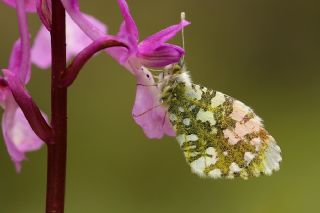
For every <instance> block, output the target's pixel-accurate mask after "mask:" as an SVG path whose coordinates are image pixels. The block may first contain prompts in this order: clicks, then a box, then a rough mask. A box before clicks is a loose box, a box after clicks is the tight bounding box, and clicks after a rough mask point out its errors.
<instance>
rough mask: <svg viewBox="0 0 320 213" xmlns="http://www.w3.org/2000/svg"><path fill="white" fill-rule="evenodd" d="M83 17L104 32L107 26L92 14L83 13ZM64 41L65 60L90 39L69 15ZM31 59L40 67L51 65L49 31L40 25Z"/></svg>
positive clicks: (78, 50) (44, 67)
mask: <svg viewBox="0 0 320 213" xmlns="http://www.w3.org/2000/svg"><path fill="white" fill-rule="evenodd" d="M84 16H85V18H86V19H87V20H88V21H89V22H91V23H92V24H93V25H95V26H96V27H97V28H98V29H99V30H100V31H102V32H104V33H105V34H106V32H107V28H106V26H105V25H104V24H102V23H101V22H100V21H98V20H97V19H95V18H93V17H92V16H89V15H85V14H84ZM66 26H67V30H66V43H67V60H70V59H71V58H72V57H73V56H75V55H77V54H78V53H79V52H80V51H81V50H82V49H83V48H85V47H87V46H88V45H89V44H90V43H91V42H92V40H91V39H90V38H89V37H88V36H87V35H86V34H85V33H84V32H83V31H82V30H81V29H80V28H79V27H78V25H76V24H75V23H74V22H73V21H72V19H71V18H70V16H68V15H67V16H66ZM31 54H32V55H31V60H32V62H33V63H34V64H36V65H37V66H38V67H40V68H42V69H46V68H48V67H49V66H50V65H51V42H50V33H49V31H48V30H47V29H46V28H45V27H44V26H42V27H41V28H40V31H39V32H38V34H37V36H36V38H35V41H34V44H33V47H32V52H31Z"/></svg>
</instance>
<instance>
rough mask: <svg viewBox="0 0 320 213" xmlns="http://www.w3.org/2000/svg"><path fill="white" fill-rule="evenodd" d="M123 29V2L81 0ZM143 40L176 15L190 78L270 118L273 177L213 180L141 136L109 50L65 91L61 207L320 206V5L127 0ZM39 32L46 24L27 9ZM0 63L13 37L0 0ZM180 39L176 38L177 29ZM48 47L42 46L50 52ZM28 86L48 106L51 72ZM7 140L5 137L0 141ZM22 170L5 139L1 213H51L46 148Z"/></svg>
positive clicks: (80, 212)
mask: <svg viewBox="0 0 320 213" xmlns="http://www.w3.org/2000/svg"><path fill="white" fill-rule="evenodd" d="M80 2H81V8H82V10H83V11H85V12H87V13H89V14H94V15H95V16H96V17H98V18H99V19H100V20H102V21H103V22H105V23H107V24H108V26H109V32H111V33H116V32H117V30H118V26H119V24H120V22H121V16H120V12H119V9H118V6H117V3H116V1H115V0H114V1H102V0H100V1H98V0H97V1H85V0H81V1H80ZM128 3H129V5H130V7H131V11H132V14H133V15H134V18H135V20H136V22H137V24H138V26H139V30H140V35H141V38H144V37H146V36H148V35H150V34H152V33H154V32H156V31H158V30H159V29H162V28H163V27H166V26H168V25H170V24H173V23H176V22H178V21H179V14H180V12H181V11H185V12H186V13H187V18H188V20H190V21H191V22H192V25H191V26H189V27H188V28H187V29H186V31H185V34H186V35H185V37H186V51H187V56H186V57H187V58H186V59H187V63H188V67H189V69H190V70H191V71H192V77H193V79H194V82H197V83H199V84H203V85H206V86H207V87H209V88H213V89H216V90H219V91H222V92H224V93H226V94H229V95H232V96H233V97H236V98H238V99H240V100H242V101H244V102H245V103H247V104H248V105H249V106H252V107H253V108H254V109H255V111H256V112H257V114H258V115H260V116H261V117H262V118H264V120H265V124H266V127H267V129H268V130H269V131H270V132H271V133H272V134H273V136H274V137H275V138H276V139H277V141H278V142H279V144H280V146H281V148H282V151H283V162H282V164H281V170H280V171H279V172H277V173H275V174H274V175H272V176H271V177H260V178H254V179H251V180H248V181H243V180H232V181H231V180H208V179H201V178H198V177H197V176H196V175H194V174H192V173H191V172H190V169H189V167H188V166H187V164H186V163H185V160H184V157H183V155H182V153H181V151H180V150H179V147H178V145H177V143H176V141H175V139H174V138H169V137H165V138H163V139H161V140H150V139H148V138H146V137H145V136H144V134H143V132H142V130H141V129H140V127H139V126H137V125H136V124H135V123H134V121H133V119H132V117H131V108H132V105H133V101H134V96H135V81H134V78H133V76H131V75H130V74H129V72H127V71H126V70H125V69H123V68H122V67H121V66H119V65H118V64H117V63H116V62H115V61H113V60H112V59H111V58H110V57H108V56H107V55H105V54H100V55H98V56H97V57H95V58H94V59H93V60H91V61H90V63H88V64H87V65H86V66H85V68H84V70H83V71H82V73H81V74H80V76H79V78H78V80H77V81H76V83H75V84H74V85H73V86H72V87H71V88H70V90H69V91H70V92H69V107H68V108H69V116H68V118H69V136H68V139H69V147H68V148H69V155H68V176H67V193H66V212H68V213H87V212H116V213H126V212H128V213H150V212H152V213H160V212H161V213H162V212H168V213H171V212H185V213H191V212H227V213H228V212H239V213H242V212H246V213H253V212H261V213H264V212H266V213H267V212H268V213H269V212H275V213H278V212H279V213H280V212H281V213H283V212H291V213H293V212H320V207H319V197H320V193H319V191H320V183H319V180H320V166H319V163H320V161H319V160H320V153H319V152H320V136H319V127H320V126H319V122H320V112H319V110H320V101H319V91H320V25H319V23H320V2H319V1H317V0H304V1H289V0H282V1H279V0H261V1H256V0H243V1H238V0H230V1H222V0H220V1H218V0H202V1H194V0H174V1H173V0H162V1H149V0H139V1H133V0H128ZM29 18H30V19H29V23H30V27H31V32H32V37H34V35H35V33H36V32H37V29H38V28H39V21H38V19H37V17H36V16H35V15H30V16H29ZM0 26H1V31H0V36H1V37H0V48H1V51H0V64H1V67H5V66H6V65H7V61H8V57H9V53H10V49H11V46H12V44H13V42H14V40H15V39H16V38H17V36H18V32H17V20H16V17H15V11H14V10H12V9H11V8H8V7H6V6H5V5H3V4H1V5H0ZM173 42H174V43H177V44H181V37H180V36H177V38H176V39H175V40H173ZM44 54H45V53H44ZM28 89H29V90H30V92H31V94H32V95H33V97H34V99H35V100H36V102H37V103H38V104H39V105H40V106H41V108H42V109H43V110H44V111H46V112H47V113H49V112H50V107H49V106H50V96H49V94H50V73H49V71H42V70H39V69H37V68H36V67H33V77H32V80H31V83H30V84H29V85H28ZM1 142H2V137H1ZM28 158H29V160H28V161H27V162H25V163H24V164H23V170H22V172H21V174H16V173H15V170H14V167H13V165H12V163H11V161H10V159H9V157H8V155H7V152H6V148H5V146H4V144H3V143H1V144H0V168H1V169H0V212H1V213H38V212H39V213H40V212H44V202H45V182H46V148H45V147H44V148H43V149H42V150H40V151H38V152H34V153H30V154H29V155H28Z"/></svg>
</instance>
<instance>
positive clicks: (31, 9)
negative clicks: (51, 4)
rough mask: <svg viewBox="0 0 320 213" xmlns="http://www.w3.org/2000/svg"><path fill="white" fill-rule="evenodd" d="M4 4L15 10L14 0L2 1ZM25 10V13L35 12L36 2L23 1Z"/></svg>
mask: <svg viewBox="0 0 320 213" xmlns="http://www.w3.org/2000/svg"><path fill="white" fill-rule="evenodd" d="M2 1H3V2H4V3H5V4H7V5H9V6H10V7H13V8H16V0H2ZM24 4H25V8H26V11H27V12H30V13H35V12H36V1H35V0H24Z"/></svg>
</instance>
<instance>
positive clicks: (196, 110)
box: [157, 64, 282, 179]
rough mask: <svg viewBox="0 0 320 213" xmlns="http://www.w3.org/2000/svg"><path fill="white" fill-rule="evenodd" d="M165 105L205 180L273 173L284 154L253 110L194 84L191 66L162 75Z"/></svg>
mask: <svg viewBox="0 0 320 213" xmlns="http://www.w3.org/2000/svg"><path fill="white" fill-rule="evenodd" d="M157 86H158V88H159V90H160V93H161V100H160V101H161V103H162V105H163V106H164V107H165V108H167V111H168V112H167V113H168V118H169V120H170V122H171V124H172V126H173V128H174V130H175V131H176V139H177V141H178V143H179V146H180V148H181V149H182V151H183V153H184V156H185V158H186V161H187V163H188V164H189V165H190V166H191V170H192V171H193V172H194V173H196V174H197V175H199V176H201V177H212V178H234V177H241V178H244V179H247V178H248V177H253V176H256V177H257V176H260V175H261V174H264V175H271V174H272V172H273V171H277V170H279V163H280V161H281V160H282V158H281V150H280V147H279V146H278V145H277V143H276V141H275V139H274V138H273V137H272V136H271V135H270V134H269V133H268V132H267V130H266V129H265V128H264V126H263V124H262V120H261V118H259V117H258V116H257V115H256V114H255V113H254V112H253V110H252V109H251V108H249V107H248V106H246V105H245V104H243V103H242V102H241V101H238V100H236V99H234V98H232V97H230V96H228V95H225V94H223V93H221V92H218V91H214V90H211V89H208V88H206V87H203V86H200V85H197V84H193V83H192V82H191V78H190V75H189V73H188V71H187V70H186V66H185V65H180V64H175V65H171V66H169V67H167V68H165V69H164V70H163V72H161V73H160V74H159V76H158V82H157Z"/></svg>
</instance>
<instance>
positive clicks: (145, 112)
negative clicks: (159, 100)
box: [132, 104, 162, 118]
mask: <svg viewBox="0 0 320 213" xmlns="http://www.w3.org/2000/svg"><path fill="white" fill-rule="evenodd" d="M161 105H162V104H159V105H156V106H153V107H151V108H150V109H148V110H146V111H144V112H143V113H140V114H138V115H135V114H132V116H133V117H135V118H138V117H140V116H143V115H145V114H147V113H148V112H150V111H152V110H154V109H155V108H157V107H160V106H161Z"/></svg>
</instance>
